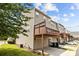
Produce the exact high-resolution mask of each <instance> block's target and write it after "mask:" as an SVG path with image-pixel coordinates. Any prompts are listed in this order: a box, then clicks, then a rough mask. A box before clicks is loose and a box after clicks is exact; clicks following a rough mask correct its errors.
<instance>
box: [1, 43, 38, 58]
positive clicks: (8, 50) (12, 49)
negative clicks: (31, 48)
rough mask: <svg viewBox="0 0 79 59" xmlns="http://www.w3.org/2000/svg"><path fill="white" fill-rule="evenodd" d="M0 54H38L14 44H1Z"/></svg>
mask: <svg viewBox="0 0 79 59" xmlns="http://www.w3.org/2000/svg"><path fill="white" fill-rule="evenodd" d="M0 56H38V55H37V54H34V53H32V52H28V51H25V50H24V49H23V48H18V47H17V46H16V45H13V44H3V45H0Z"/></svg>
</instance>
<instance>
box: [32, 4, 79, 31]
mask: <svg viewBox="0 0 79 59" xmlns="http://www.w3.org/2000/svg"><path fill="white" fill-rule="evenodd" d="M33 5H34V6H35V7H36V8H37V9H39V10H41V11H43V12H44V13H45V14H46V15H48V16H50V17H51V19H52V20H54V21H56V22H58V23H61V24H63V25H64V26H65V28H67V30H69V31H79V3H34V4H33Z"/></svg>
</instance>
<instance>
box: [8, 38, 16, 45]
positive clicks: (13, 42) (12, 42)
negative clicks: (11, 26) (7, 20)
mask: <svg viewBox="0 0 79 59" xmlns="http://www.w3.org/2000/svg"><path fill="white" fill-rule="evenodd" d="M7 42H8V43H9V44H15V39H14V38H11V37H10V38H8V39H7Z"/></svg>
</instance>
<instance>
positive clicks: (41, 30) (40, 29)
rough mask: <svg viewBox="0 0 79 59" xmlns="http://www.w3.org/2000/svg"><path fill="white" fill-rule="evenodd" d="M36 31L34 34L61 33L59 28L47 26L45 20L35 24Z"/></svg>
mask: <svg viewBox="0 0 79 59" xmlns="http://www.w3.org/2000/svg"><path fill="white" fill-rule="evenodd" d="M34 33H35V34H34V35H41V34H44V35H53V36H56V35H59V31H58V30H55V29H52V28H48V27H46V23H45V22H41V23H39V24H37V25H35V26H34Z"/></svg>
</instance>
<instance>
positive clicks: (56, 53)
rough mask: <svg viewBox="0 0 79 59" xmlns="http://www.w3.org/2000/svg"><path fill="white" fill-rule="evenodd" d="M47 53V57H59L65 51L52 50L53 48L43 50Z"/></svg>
mask: <svg viewBox="0 0 79 59" xmlns="http://www.w3.org/2000/svg"><path fill="white" fill-rule="evenodd" d="M45 51H46V52H47V53H49V56H59V55H61V54H62V53H63V52H65V51H66V50H63V49H59V48H53V47H48V48H46V49H45Z"/></svg>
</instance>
